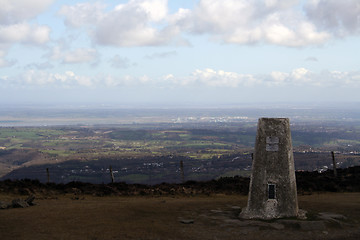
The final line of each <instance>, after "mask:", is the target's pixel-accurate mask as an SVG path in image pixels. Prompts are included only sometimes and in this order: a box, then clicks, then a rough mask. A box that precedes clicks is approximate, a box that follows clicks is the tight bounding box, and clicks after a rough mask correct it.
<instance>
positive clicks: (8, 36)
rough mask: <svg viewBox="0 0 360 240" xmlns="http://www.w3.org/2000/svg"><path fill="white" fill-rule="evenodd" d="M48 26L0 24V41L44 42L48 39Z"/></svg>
mask: <svg viewBox="0 0 360 240" xmlns="http://www.w3.org/2000/svg"><path fill="white" fill-rule="evenodd" d="M49 34H50V28H49V27H48V26H37V25H30V24H28V23H18V24H13V25H9V26H6V25H5V26H2V25H0V43H8V44H11V43H16V42H22V43H34V44H44V43H46V42H48V41H49V40H50V37H49Z"/></svg>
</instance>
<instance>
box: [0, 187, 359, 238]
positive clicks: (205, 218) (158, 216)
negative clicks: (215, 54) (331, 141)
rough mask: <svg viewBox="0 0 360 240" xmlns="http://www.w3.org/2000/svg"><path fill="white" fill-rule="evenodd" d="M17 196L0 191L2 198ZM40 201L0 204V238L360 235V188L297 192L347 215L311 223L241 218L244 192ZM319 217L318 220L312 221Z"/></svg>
mask: <svg viewBox="0 0 360 240" xmlns="http://www.w3.org/2000/svg"><path fill="white" fill-rule="evenodd" d="M14 197H16V196H8V195H2V196H0V200H9V199H11V198H14ZM35 202H36V203H37V204H38V205H37V206H33V207H29V208H23V209H6V210H0V239H1V240H7V239H91V240H95V239H292V240H296V239H360V228H359V226H360V193H335V194H330V193H327V194H313V195H310V196H299V205H300V207H301V208H302V209H305V210H308V211H309V213H310V214H312V216H313V217H314V216H316V214H317V213H319V212H333V213H337V214H342V215H344V216H346V217H347V219H346V220H341V221H339V222H340V223H337V222H325V223H324V224H319V221H318V219H315V217H314V219H311V221H313V222H311V223H310V224H308V226H312V227H310V228H306V227H300V228H299V227H298V226H299V225H296V224H291V223H290V224H289V223H284V222H278V221H275V222H260V221H256V222H251V223H248V222H245V221H240V220H239V219H237V215H238V213H239V211H240V209H241V208H242V207H244V206H245V205H246V197H245V196H241V195H231V196H226V195H217V196H210V197H205V196H199V197H174V198H172V197H159V198H155V197H92V196H81V197H80V199H79V200H73V199H72V196H71V195H67V196H57V199H36V200H35ZM315 222H317V223H316V224H318V225H314V223H315Z"/></svg>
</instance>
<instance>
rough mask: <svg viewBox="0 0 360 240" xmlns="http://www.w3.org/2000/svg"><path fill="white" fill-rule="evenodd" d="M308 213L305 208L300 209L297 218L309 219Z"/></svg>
mask: <svg viewBox="0 0 360 240" xmlns="http://www.w3.org/2000/svg"><path fill="white" fill-rule="evenodd" d="M306 214H307V211H305V210H303V209H299V211H298V215H297V218H298V219H300V220H306V219H307V217H306Z"/></svg>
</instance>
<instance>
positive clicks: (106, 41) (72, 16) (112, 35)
mask: <svg viewBox="0 0 360 240" xmlns="http://www.w3.org/2000/svg"><path fill="white" fill-rule="evenodd" d="M167 11H168V10H167V0H131V1H129V2H128V3H125V4H120V5H118V6H116V7H115V8H114V9H113V10H111V11H105V7H104V5H102V4H100V3H93V4H91V3H82V4H76V5H74V6H63V7H62V9H61V10H60V11H59V14H60V15H63V16H64V17H65V23H66V24H67V25H70V26H73V27H81V26H86V27H88V28H90V29H92V30H91V31H90V32H91V34H90V35H91V37H93V40H94V41H95V42H96V43H99V44H103V45H115V46H121V47H128V46H148V45H161V44H165V43H167V42H168V41H170V40H171V38H172V36H173V35H174V34H173V31H172V30H171V29H169V28H161V27H159V25H156V24H160V25H161V24H162V23H161V22H162V21H163V20H165V17H166V16H167ZM155 25H156V26H155Z"/></svg>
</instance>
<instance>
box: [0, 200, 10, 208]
mask: <svg viewBox="0 0 360 240" xmlns="http://www.w3.org/2000/svg"><path fill="white" fill-rule="evenodd" d="M9 207H11V204H10V203H8V202H2V201H0V209H8V208H9Z"/></svg>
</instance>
